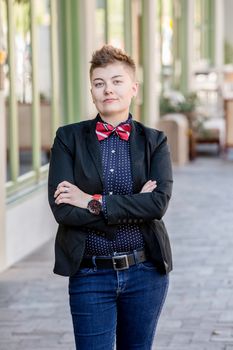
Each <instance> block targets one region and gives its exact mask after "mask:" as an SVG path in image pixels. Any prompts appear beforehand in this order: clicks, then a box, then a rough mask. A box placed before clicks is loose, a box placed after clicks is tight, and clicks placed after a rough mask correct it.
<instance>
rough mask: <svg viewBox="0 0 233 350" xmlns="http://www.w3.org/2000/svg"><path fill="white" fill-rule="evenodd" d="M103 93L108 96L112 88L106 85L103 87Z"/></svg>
mask: <svg viewBox="0 0 233 350" xmlns="http://www.w3.org/2000/svg"><path fill="white" fill-rule="evenodd" d="M104 93H105V94H106V95H108V94H111V93H112V87H111V84H106V85H105V89H104Z"/></svg>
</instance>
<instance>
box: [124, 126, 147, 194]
mask: <svg viewBox="0 0 233 350" xmlns="http://www.w3.org/2000/svg"><path fill="white" fill-rule="evenodd" d="M129 142H130V153H131V169H132V177H133V192H134V193H137V192H139V191H140V190H141V187H142V183H143V182H144V181H145V180H146V176H147V175H148V174H146V172H145V170H146V169H145V167H146V165H147V161H146V159H145V157H146V145H145V143H146V140H145V135H144V133H143V132H142V130H141V128H140V127H139V126H138V125H137V124H136V123H135V122H134V121H132V130H131V134H130V138H129Z"/></svg>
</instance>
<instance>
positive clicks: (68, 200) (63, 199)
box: [55, 196, 70, 204]
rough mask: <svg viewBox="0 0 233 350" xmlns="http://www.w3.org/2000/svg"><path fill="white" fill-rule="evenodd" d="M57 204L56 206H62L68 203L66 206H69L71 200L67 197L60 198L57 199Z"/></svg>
mask: <svg viewBox="0 0 233 350" xmlns="http://www.w3.org/2000/svg"><path fill="white" fill-rule="evenodd" d="M55 203H56V204H62V203H66V204H69V203H70V198H67V197H62V198H61V197H60V196H59V197H58V198H56V200H55Z"/></svg>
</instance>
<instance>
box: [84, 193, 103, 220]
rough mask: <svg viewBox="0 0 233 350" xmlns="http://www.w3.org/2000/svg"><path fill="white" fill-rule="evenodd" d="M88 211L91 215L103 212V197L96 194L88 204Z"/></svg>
mask: <svg viewBox="0 0 233 350" xmlns="http://www.w3.org/2000/svg"><path fill="white" fill-rule="evenodd" d="M87 209H88V210H89V212H90V213H91V214H94V215H99V214H100V212H101V210H102V195H101V194H94V195H93V196H92V198H91V200H90V202H88V204H87Z"/></svg>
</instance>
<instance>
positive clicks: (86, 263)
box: [80, 249, 147, 271]
mask: <svg viewBox="0 0 233 350" xmlns="http://www.w3.org/2000/svg"><path fill="white" fill-rule="evenodd" d="M146 260H147V257H146V253H145V250H144V249H139V250H134V251H132V252H127V253H118V254H116V255H113V256H111V257H108V256H106V257H103V256H92V257H84V258H83V260H82V262H81V265H80V268H82V267H85V268H86V267H89V268H97V269H114V270H117V271H120V270H125V269H128V268H129V267H130V266H133V265H136V264H139V263H141V262H143V261H146Z"/></svg>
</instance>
